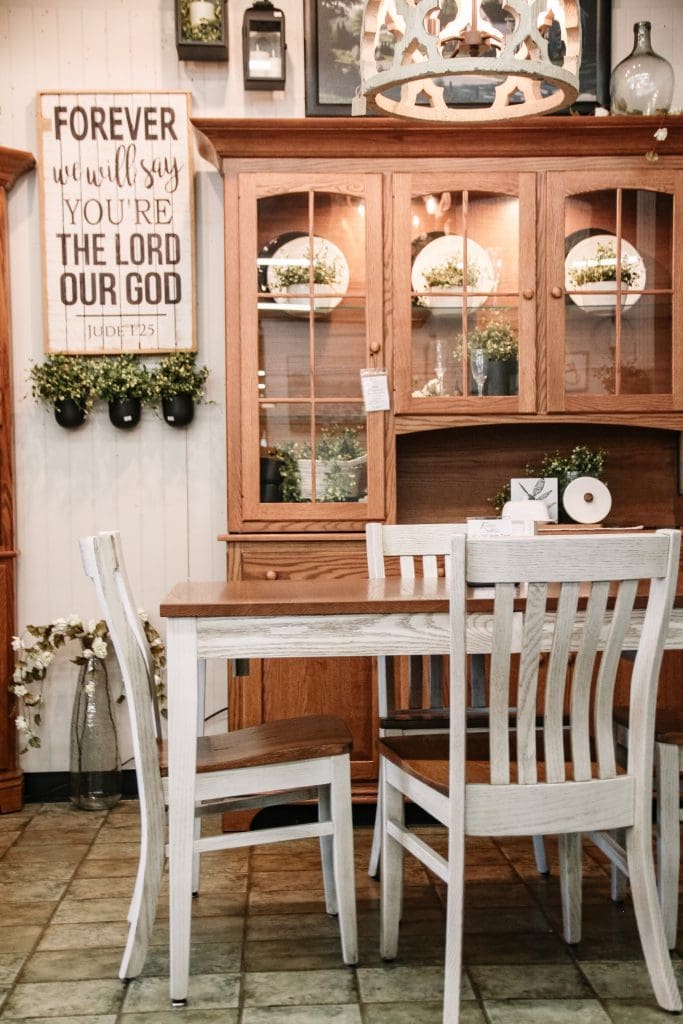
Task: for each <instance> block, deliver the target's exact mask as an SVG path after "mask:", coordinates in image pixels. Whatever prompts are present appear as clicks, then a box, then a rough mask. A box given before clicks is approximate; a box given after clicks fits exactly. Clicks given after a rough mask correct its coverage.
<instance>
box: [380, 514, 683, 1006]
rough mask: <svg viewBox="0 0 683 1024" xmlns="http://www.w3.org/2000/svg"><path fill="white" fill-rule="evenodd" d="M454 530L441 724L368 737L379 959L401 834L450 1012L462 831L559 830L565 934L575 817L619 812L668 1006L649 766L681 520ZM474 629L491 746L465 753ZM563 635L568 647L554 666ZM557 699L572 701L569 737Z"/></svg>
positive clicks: (571, 913)
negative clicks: (378, 825)
mask: <svg viewBox="0 0 683 1024" xmlns="http://www.w3.org/2000/svg"><path fill="white" fill-rule="evenodd" d="M452 543H453V549H452V563H451V574H450V587H449V590H450V601H451V606H450V607H451V611H450V623H451V645H450V684H451V716H450V732H449V735H448V737H446V736H443V737H422V736H398V737H386V738H384V739H383V740H382V741H381V743H380V751H381V758H382V779H383V830H384V835H383V842H382V872H381V874H382V885H381V940H380V942H381V952H382V956H383V957H385V958H386V959H393V958H394V957H395V956H396V954H397V947H398V930H399V917H400V913H401V902H402V900H401V896H402V869H403V857H404V850H408V851H409V852H410V853H411V854H413V855H414V856H416V857H417V858H418V859H419V860H420V861H422V862H423V863H424V864H425V865H427V866H428V867H429V868H430V869H431V870H432V871H433V872H434V873H435V874H436V875H437V876H438V877H439V878H441V879H442V881H444V882H445V883H446V884H447V886H448V896H447V911H446V963H445V986H444V1007H443V1021H444V1024H457V1021H458V1020H459V1004H460V973H461V962H462V924H463V891H464V884H463V882H464V860H465V836H506V835H535V834H541V833H555V834H558V835H559V839H560V861H561V866H562V902H563V920H564V935H565V938H566V940H567V941H568V942H577V941H579V939H580V935H581V899H580V885H581V833H582V832H595V831H597V830H600V831H602V830H611V829H616V828H623V829H624V833H625V845H626V859H627V863H628V871H629V876H630V879H631V890H632V896H633V905H634V909H635V915H636V921H637V925H638V931H639V934H640V939H641V943H642V946H643V952H644V955H645V961H646V964H647V968H648V971H649V975H650V980H651V983H652V987H653V989H654V993H655V996H656V999H657V1002H658V1003H659V1004H660V1006H662V1007H663V1008H664V1009H666V1010H670V1011H679V1010H681V1008H682V1004H681V998H680V994H679V991H678V988H677V986H676V981H675V978H674V973H673V968H672V965H671V959H670V957H669V952H668V949H667V944H666V937H665V935H664V927H663V923H662V916H661V909H660V905H659V901H658V898H657V886H656V881H655V873H654V862H653V856H652V826H651V780H652V754H653V745H654V721H655V706H656V698H657V680H658V675H659V669H660V665H661V659H662V650H663V644H664V639H665V636H666V632H667V628H668V621H669V614H670V609H671V605H672V602H673V598H674V594H675V589H676V578H677V575H678V559H679V549H680V533H679V531H676V530H660V531H657V532H656V533H653V534H649V535H648V534H641V535H634V534H630V535H621V536H617V535H615V536H609V537H599V538H596V537H594V536H585V535H584V536H553V537H543V536H537V537H533V538H532V537H529V538H515V539H514V540H511V541H509V540H507V539H504V538H500V539H496V540H486V541H480V540H476V539H473V540H467V541H466V539H465V538H464V537H462V536H455V537H454V538H453V542H452ZM466 580H467V581H469V582H470V583H475V584H476V583H477V582H479V581H482V582H483V581H487V582H490V581H495V584H496V585H495V598H494V601H493V610H492V612H491V613H490V614H488V613H486V612H481V613H478V614H477V615H476V616H473V617H472V619H471V620H470V621H469V622H468V619H467V614H466V583H465V581H466ZM641 580H648V581H651V582H650V584H649V592H648V596H647V599H646V608H645V609H644V610H642V609H639V610H637V611H636V612H635V614H634V611H633V609H634V604H635V598H636V591H637V588H638V581H641ZM519 583H526V584H527V587H526V591H527V593H526V599H525V605H524V610H522V608H521V606H520V605H519V604H517V605H516V602H515V598H516V596H517V588H516V584H519ZM548 584H550V586H548ZM580 597H581V602H582V604H580ZM579 612H580V614H579ZM548 614H551V616H552V619H553V624H551V625H549V624H548V622H547V615H548ZM632 620H633V623H632ZM630 627H632V629H631V632H629V628H630ZM475 644H476V648H477V650H482V649H483V650H487V649H489V650H491V673H490V696H489V706H490V731H489V737H490V757H489V760H487V761H485V762H482V761H477V762H473V761H469V760H468V759H467V751H466V747H467V738H468V734H467V728H466V716H465V708H466V706H467V684H466V655H467V650H468V648H469V649H470V650H471V649H472V646H473V645H475ZM572 649H576V659H575V661H574V664H573V668H572V670H571V671H568V669H569V665H570V661H569V656H570V652H571V650H572ZM623 649H634V650H635V652H636V653H635V661H634V666H633V675H632V682H631V692H630V707H631V722H632V726H631V736H630V745H629V755H628V763H627V766H626V767H625V768H621V769H620V768H619V766H618V762H617V759H616V756H615V740H614V735H613V730H612V712H613V708H612V704H613V695H614V681H615V675H616V670H617V665H618V662H619V658H620V655H621V651H622V650H623ZM599 651H601V655H600V664H599V668H598V669H597V681H596V684H595V693H594V694H593V695H591V683H592V680H593V676H594V669H595V668H596V661H597V657H598V652H599ZM512 652H518V653H519V659H520V661H519V682H518V709H519V710H518V714H517V716H516V717H515V718H514V719H512V720H511V719H510V716H509V714H508V701H509V686H510V663H511V654H512ZM545 654H547V656H548V665H547V675H546V697H545V705H544V713H543V716H542V727H541V729H540V730H539V729H538V726H537V714H536V692H537V686H538V679H539V663H540V661H541V656H542V655H545ZM565 700H568V702H569V707H570V715H569V739H568V743H567V742H565V741H566V735H565V727H564V724H563V709H564V706H565ZM404 798H409V799H410V800H412V801H414V802H415V803H417V804H418V805H419V806H420V807H422V808H424V809H425V810H426V811H427V812H428V813H429V814H430V815H432V817H434V818H435V819H437V821H439V822H441V823H442V824H443V825H445V826H446V828H447V829H448V855H447V857H444V856H442V855H441V854H439V853H438V852H437V851H436V850H434V849H432V848H431V847H430V846H429V844H428V843H427V842H426V841H425V839H424V838H423V837H421V836H418V835H416V834H415V833H414V831H412V830H411V829H409V828H407V827H406V824H405V816H404Z"/></svg>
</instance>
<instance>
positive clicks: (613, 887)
mask: <svg viewBox="0 0 683 1024" xmlns="http://www.w3.org/2000/svg"><path fill="white" fill-rule="evenodd" d="M612 835H613V837H614V841H615V842H616V843H618V844H619V846H621V847H622V848H623V847H624V846H625V844H626V833H625V831H624V829H623V828H615V829H613V831H612ZM627 892H628V875H625V874H624V872H623V871H620V870H619V868H618V867H617V865H616V864H612V867H611V870H610V896H611V897H612V899H613V900H614V902H615V903H623V902H624V900H625V899H626V894H627Z"/></svg>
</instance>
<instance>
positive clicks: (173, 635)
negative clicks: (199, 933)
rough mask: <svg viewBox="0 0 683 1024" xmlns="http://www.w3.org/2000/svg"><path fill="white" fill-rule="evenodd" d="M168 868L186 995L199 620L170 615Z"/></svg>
mask: <svg viewBox="0 0 683 1024" xmlns="http://www.w3.org/2000/svg"><path fill="white" fill-rule="evenodd" d="M166 644H167V649H168V679H167V686H168V872H169V953H170V958H169V962H170V994H171V1002H172V1004H173V1005H174V1006H178V1005H183V1004H184V1003H185V1002H186V1001H187V990H188V982H189V973H190V927H191V916H192V854H193V835H194V807H195V769H196V763H197V738H196V723H197V704H198V700H197V688H198V683H199V673H198V665H197V620H196V619H185V618H169V619H168V627H167V635H166Z"/></svg>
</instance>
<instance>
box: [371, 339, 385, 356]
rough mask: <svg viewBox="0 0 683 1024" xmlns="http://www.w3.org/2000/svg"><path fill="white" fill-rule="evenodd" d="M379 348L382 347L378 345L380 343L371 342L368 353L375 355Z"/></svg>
mask: <svg viewBox="0 0 683 1024" xmlns="http://www.w3.org/2000/svg"><path fill="white" fill-rule="evenodd" d="M381 347H382V346H381V345H380V343H379V342H378V341H371V342H370V351H371V352H372V354H373V355H377V353H378V352H379V350H380V348H381Z"/></svg>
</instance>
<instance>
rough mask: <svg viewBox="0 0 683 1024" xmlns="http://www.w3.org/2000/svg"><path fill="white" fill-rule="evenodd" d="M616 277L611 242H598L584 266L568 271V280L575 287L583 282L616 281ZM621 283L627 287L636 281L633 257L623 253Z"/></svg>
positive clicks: (614, 253)
mask: <svg viewBox="0 0 683 1024" xmlns="http://www.w3.org/2000/svg"><path fill="white" fill-rule="evenodd" d="M616 279H617V253H616V249H615V247H614V245H613V244H612V243H611V242H605V243H604V245H601V244H600V243H598V244H597V245H596V248H595V259H593V260H591V261H590V262H588V263H587V264H586V265H585V266H580V267H574V269H573V270H570V271H569V280H570V281H571V283H572V284H573V285H574V287H575V288H580V287H581V286H582V285H584V284H593V283H597V282H600V281H616ZM621 283H622V284H625V285H626V287H627V288H630V287H631V286H632V285H634V284H637V283H638V271H637V269H636V261H635V260H634V259H633V257H629V256H627V255H623V256H622V257H621Z"/></svg>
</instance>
